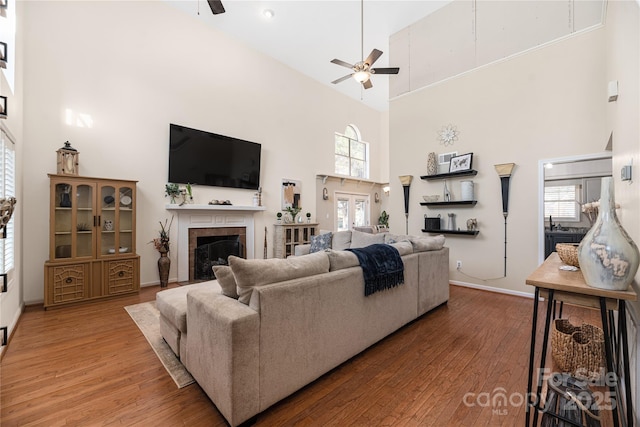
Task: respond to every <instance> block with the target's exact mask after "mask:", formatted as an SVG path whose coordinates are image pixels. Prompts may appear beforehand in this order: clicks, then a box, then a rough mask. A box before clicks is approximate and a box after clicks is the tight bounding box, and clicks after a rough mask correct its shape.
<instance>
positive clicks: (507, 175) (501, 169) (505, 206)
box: [495, 163, 516, 277]
mask: <svg viewBox="0 0 640 427" xmlns="http://www.w3.org/2000/svg"><path fill="white" fill-rule="evenodd" d="M515 166H516V164H515V163H502V164H499V165H495V168H496V172H498V176H499V177H500V185H501V188H502V215H503V216H504V277H507V216H508V215H509V181H510V180H511V173H512V172H513V168H514V167H515Z"/></svg>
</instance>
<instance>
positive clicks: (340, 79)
mask: <svg viewBox="0 0 640 427" xmlns="http://www.w3.org/2000/svg"><path fill="white" fill-rule="evenodd" d="M351 76H353V73H351V74H347V75H346V76H344V77H340V78H339V79H336V80H334V81H332V82H331V83H333V84H336V83H340V82H343V81H345V80H347V79H348V78H350V77H351Z"/></svg>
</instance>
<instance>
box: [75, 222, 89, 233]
mask: <svg viewBox="0 0 640 427" xmlns="http://www.w3.org/2000/svg"><path fill="white" fill-rule="evenodd" d="M76 230H77V231H91V226H90V225H89V224H86V223H84V222H83V223H80V224H78V225H76Z"/></svg>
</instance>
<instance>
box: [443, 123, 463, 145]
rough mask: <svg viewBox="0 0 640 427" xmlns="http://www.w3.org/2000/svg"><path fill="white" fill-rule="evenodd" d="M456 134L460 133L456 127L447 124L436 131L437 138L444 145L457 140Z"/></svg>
mask: <svg viewBox="0 0 640 427" xmlns="http://www.w3.org/2000/svg"><path fill="white" fill-rule="evenodd" d="M458 135H460V132H459V131H458V128H457V127H456V126H454V125H452V124H449V125H447V126H443V127H442V129H440V130H439V131H438V140H439V141H440V143H441V144H443V145H444V146H445V147H446V146H448V145H453V143H454V142H456V141H457V140H458Z"/></svg>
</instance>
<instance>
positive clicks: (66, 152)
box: [56, 141, 80, 175]
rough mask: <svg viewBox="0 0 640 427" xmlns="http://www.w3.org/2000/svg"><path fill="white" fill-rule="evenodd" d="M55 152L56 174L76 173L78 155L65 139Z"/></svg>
mask: <svg viewBox="0 0 640 427" xmlns="http://www.w3.org/2000/svg"><path fill="white" fill-rule="evenodd" d="M56 153H58V174H59V175H78V157H79V156H80V153H79V152H78V150H76V149H75V148H73V147H72V146H71V144H70V143H69V141H67V142H65V143H64V147H62V148H59V149H58V151H56Z"/></svg>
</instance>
